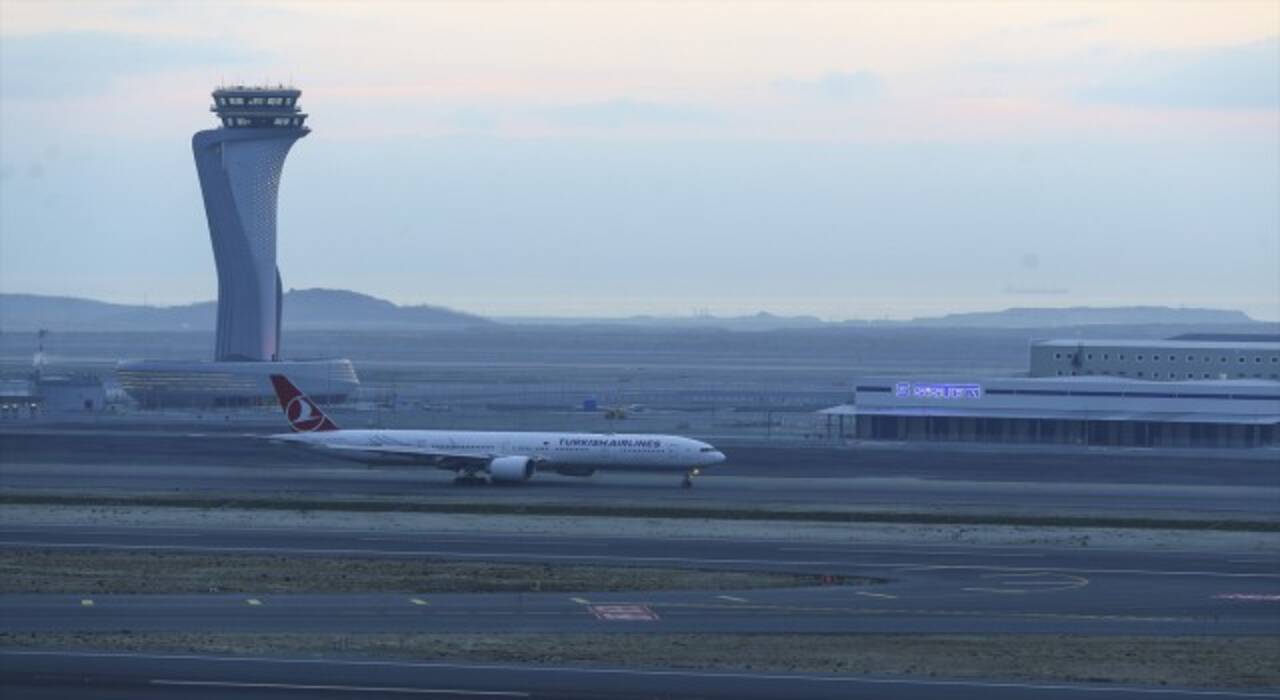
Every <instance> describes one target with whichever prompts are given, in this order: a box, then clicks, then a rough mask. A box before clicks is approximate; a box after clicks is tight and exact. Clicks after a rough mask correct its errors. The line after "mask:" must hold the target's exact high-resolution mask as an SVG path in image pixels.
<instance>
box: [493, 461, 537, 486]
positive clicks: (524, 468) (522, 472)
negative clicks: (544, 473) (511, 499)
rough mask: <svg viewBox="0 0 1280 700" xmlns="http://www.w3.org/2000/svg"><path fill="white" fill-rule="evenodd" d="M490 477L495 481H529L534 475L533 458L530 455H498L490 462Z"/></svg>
mask: <svg viewBox="0 0 1280 700" xmlns="http://www.w3.org/2000/svg"><path fill="white" fill-rule="evenodd" d="M488 471H489V478H491V479H493V480H494V481H528V480H529V477H531V476H533V460H532V459H529V458H528V457H498V458H496V459H494V460H493V461H492V462H489V470H488Z"/></svg>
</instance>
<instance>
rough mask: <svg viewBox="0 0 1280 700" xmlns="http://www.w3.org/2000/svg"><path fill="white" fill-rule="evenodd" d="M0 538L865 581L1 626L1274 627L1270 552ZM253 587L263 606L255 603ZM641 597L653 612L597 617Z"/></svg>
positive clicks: (249, 606)
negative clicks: (637, 617) (639, 618)
mask: <svg viewBox="0 0 1280 700" xmlns="http://www.w3.org/2000/svg"><path fill="white" fill-rule="evenodd" d="M0 547H5V548H12V547H24V548H65V549H115V550H132V551H181V552H196V553H206V554H208V553H218V554H233V553H255V554H280V555H301V556H340V557H374V558H416V559H432V560H440V559H463V560H482V561H523V562H546V563H559V564H608V565H615V566H616V565H622V566H662V567H677V568H695V569H726V570H759V571H787V572H798V573H812V574H818V575H823V576H832V577H836V578H837V580H839V579H840V578H841V577H844V578H849V579H852V578H857V577H866V578H871V579H876V580H877V581H878V583H875V584H874V585H866V586H853V585H829V586H811V587H805V588H794V589H773V590H751V591H716V592H705V591H672V592H655V593H641V594H637V593H593V592H591V591H581V592H574V593H511V594H451V595H429V596H428V595H426V594H424V593H415V592H412V591H406V592H404V594H355V595H347V594H343V595H314V594H313V595H270V594H266V593H265V592H264V593H262V594H258V593H246V594H243V595H229V594H201V595H147V596H138V595H116V596H96V597H94V598H93V599H92V602H91V604H88V605H86V604H84V602H83V601H84V597H83V596H73V595H60V594H27V595H9V596H4V598H3V599H0V630H3V631H71V630H75V631H87V630H104V631H105V630H116V629H122V628H128V629H131V630H134V631H177V630H189V629H199V630H203V631H228V632H231V631H234V632H269V631H294V632H297V631H303V632H322V631H345V632H404V631H417V632H423V631H434V632H457V631H471V632H483V631H513V630H520V631H529V632H600V631H608V632H614V631H617V632H636V631H643V632H671V633H677V632H726V633H779V632H789V633H806V632H811V633H837V632H844V633H852V632H861V633H867V632H876V633H897V632H902V633H908V632H912V633H922V632H929V633H1031V632H1035V633H1063V634H1160V635H1175V634H1176V635H1187V634H1199V635H1224V634H1231V635H1248V634H1274V633H1275V632H1276V630H1277V629H1280V605H1277V602H1278V601H1280V573H1278V572H1280V555H1277V554H1276V553H1274V552H1271V553H1266V554H1259V553H1257V552H1214V553H1204V552H1145V553H1142V556H1141V560H1140V562H1135V553H1134V552H1131V551H1118V550H1096V549H1080V550H1063V549H1049V548H1044V549H1039V548H1034V547H975V546H968V545H954V546H940V545H927V546H926V545H920V546H901V545H894V546H892V547H887V546H886V547H875V546H859V547H851V546H838V545H812V546H809V545H797V544H794V543H789V542H787V541H785V540H726V539H697V538H687V539H686V538H679V539H663V540H654V539H649V538H625V537H570V536H549V535H545V534H543V535H536V536H534V535H530V536H520V535H512V534H482V533H475V534H460V533H457V532H450V533H431V532H415V533H376V534H370V533H367V532H349V531H314V530H310V531H301V530H283V531H282V530H217V531H212V530H200V529H186V530H183V529H177V530H172V529H164V530H161V529H148V528H121V529H110V530H102V529H99V528H87V527H45V526H42V527H29V528H21V527H12V526H7V527H5V528H3V529H2V530H0ZM250 600H253V601H256V602H253V603H250V602H248V601H250ZM607 605H637V606H643V607H644V608H645V609H646V610H647V611H649V613H651V614H652V616H653V619H646V620H643V623H644V624H642V625H640V626H639V628H637V623H636V621H631V620H628V621H617V620H611V619H609V618H608V617H607V616H605V617H601V616H600V615H599V614H598V613H599V611H598V609H597V608H596V606H607Z"/></svg>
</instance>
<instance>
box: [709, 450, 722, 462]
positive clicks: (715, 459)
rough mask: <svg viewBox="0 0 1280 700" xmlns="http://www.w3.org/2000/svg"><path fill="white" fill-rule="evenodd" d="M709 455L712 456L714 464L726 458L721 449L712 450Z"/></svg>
mask: <svg viewBox="0 0 1280 700" xmlns="http://www.w3.org/2000/svg"><path fill="white" fill-rule="evenodd" d="M709 456H710V457H711V463H712V464H720V463H721V462H723V461H724V460H725V457H724V453H723V452H721V451H720V450H716V451H715V452H712V453H711V454H710V455H709Z"/></svg>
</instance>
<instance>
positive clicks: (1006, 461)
mask: <svg viewBox="0 0 1280 700" xmlns="http://www.w3.org/2000/svg"><path fill="white" fill-rule="evenodd" d="M726 451H727V452H728V454H729V458H730V461H729V463H728V464H726V465H722V466H718V467H715V468H713V469H710V470H708V471H707V472H706V473H705V474H704V475H703V476H702V477H700V478H699V480H698V482H697V486H696V487H695V488H694V489H692V490H690V491H688V492H683V491H682V490H681V489H679V488H677V485H678V482H679V478H678V477H677V476H672V475H634V474H615V473H600V474H597V475H596V476H594V477H591V478H588V479H577V478H571V477H562V476H559V475H555V474H539V475H536V476H535V477H534V478H533V479H532V480H531V481H529V482H527V483H523V484H519V485H515V486H511V487H503V488H458V487H455V486H454V485H453V483H452V477H451V474H450V473H449V472H444V471H440V470H433V469H423V468H413V467H389V468H388V467H383V468H370V467H365V466H363V465H358V464H353V463H349V462H342V461H338V460H335V459H331V458H327V457H323V456H317V455H314V454H311V453H306V452H302V451H299V450H296V449H291V448H288V447H283V446H278V445H272V444H269V443H264V442H263V441H261V440H260V439H258V438H255V437H251V436H245V435H236V434H225V433H211V434H199V435H188V434H182V435H174V434H171V433H136V432H135V433H122V432H120V431H108V430H102V431H75V432H71V433H59V432H0V488H2V489H4V490H5V491H9V492H13V491H33V490H38V491H44V492H50V491H63V492H75V493H86V492H96V493H120V492H149V493H172V494H184V495H191V494H235V493H244V494H254V495H259V496H262V495H272V494H288V495H309V496H324V497H330V496H333V497H349V496H406V495H408V496H414V497H421V498H428V499H433V498H438V499H447V500H455V499H466V500H469V501H485V502H488V501H493V502H510V503H523V502H528V501H531V500H532V501H539V502H550V503H555V502H564V503H577V504H581V503H583V502H590V503H597V504H598V503H605V504H607V503H626V504H635V503H654V504H682V505H689V506H697V505H706V506H716V507H726V506H728V507H743V506H753V505H775V506H795V507H810V508H819V507H823V508H858V509H879V510H897V511H902V510H911V511H928V510H938V511H947V512H982V513H1005V514H1036V515H1045V514H1061V515H1074V516H1088V515H1109V516H1123V517H1153V518H1155V517H1185V516H1188V515H1198V516H1210V517H1216V518H1224V519H1269V520H1274V519H1280V507H1278V506H1277V504H1278V503H1280V463H1277V462H1274V461H1266V460H1260V459H1257V458H1256V456H1253V457H1252V458H1245V459H1241V458H1235V457H1232V456H1229V455H1228V456H1218V457H1206V456H1195V457H1176V456H1169V455H1152V454H1142V453H1135V452H1124V451H1116V450H1102V451H1097V452H1087V451H1075V452H1070V453H1055V452H1043V451H1031V450H989V451H957V450H938V449H933V450H921V449H896V450H895V449H886V448H883V447H876V448H855V449H837V448H830V447H827V448H795V447H790V448H781V447H770V446H752V447H737V448H733V447H729V448H726Z"/></svg>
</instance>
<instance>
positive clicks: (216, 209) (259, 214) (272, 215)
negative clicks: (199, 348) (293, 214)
mask: <svg viewBox="0 0 1280 700" xmlns="http://www.w3.org/2000/svg"><path fill="white" fill-rule="evenodd" d="M301 94H302V91H301V90H297V89H294V88H289V87H283V86H280V87H245V86H240V85H237V86H234V87H222V88H218V89H217V90H214V91H213V107H211V108H210V109H211V110H212V111H213V112H214V113H215V114H217V115H218V119H219V121H221V122H222V125H221V127H220V128H217V129H209V130H207V131H200V132H197V133H196V135H195V136H194V137H193V138H192V139H191V149H192V150H193V151H194V152H195V157H196V172H197V173H198V174H199V176H200V190H201V192H202V193H203V194H204V212H205V216H206V217H207V218H208V219H209V237H210V238H211V239H212V241H213V257H214V261H215V263H216V264H217V267H218V326H217V333H218V335H217V341H216V345H215V347H214V359H215V360H218V361H220V362H226V361H269V360H278V359H280V319H281V311H282V309H281V296H282V292H281V283H280V271H279V269H278V268H277V267H276V199H277V194H278V192H279V189H280V173H281V171H282V170H283V169H284V159H285V156H287V155H288V154H289V149H290V148H291V147H292V146H293V144H294V142H295V141H297V140H298V139H300V138H302V137H303V136H306V135H307V133H308V132H309V131H310V129H308V128H307V127H306V126H305V125H304V122H306V119H307V115H306V114H303V113H302V109H301V108H300V107H299V106H298V97H299V96H300V95H301Z"/></svg>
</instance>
